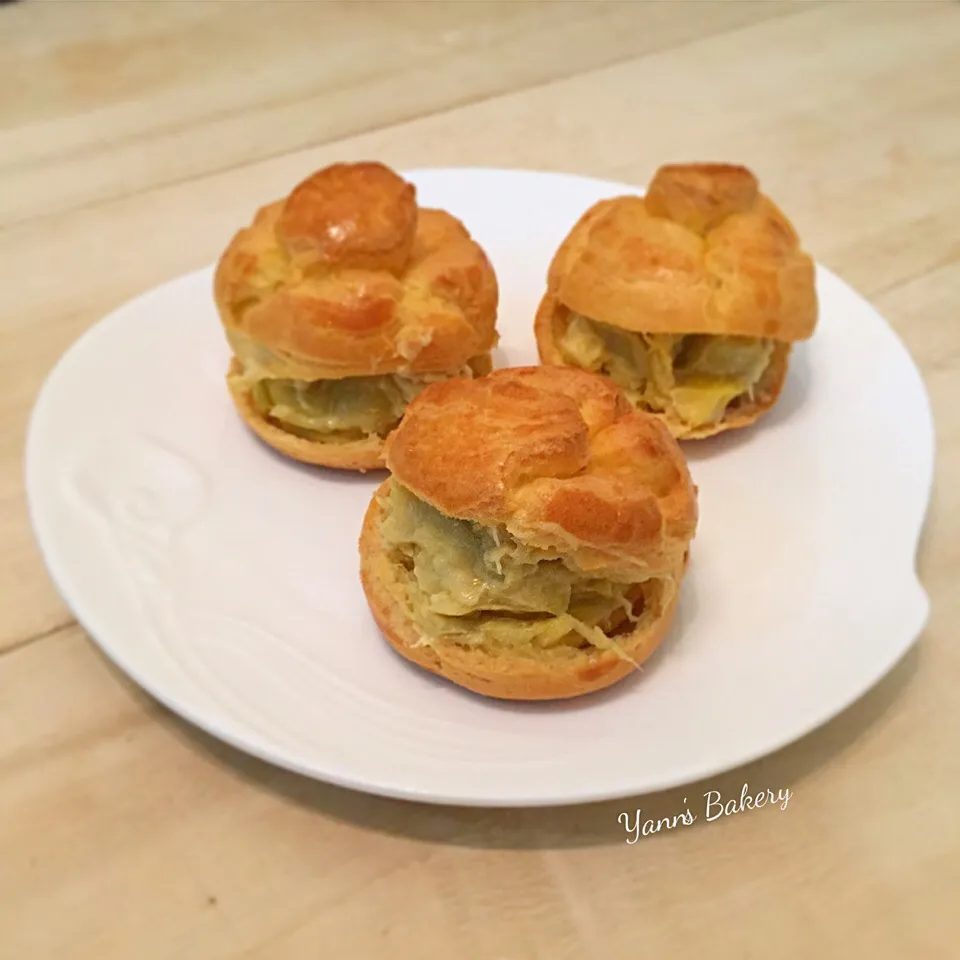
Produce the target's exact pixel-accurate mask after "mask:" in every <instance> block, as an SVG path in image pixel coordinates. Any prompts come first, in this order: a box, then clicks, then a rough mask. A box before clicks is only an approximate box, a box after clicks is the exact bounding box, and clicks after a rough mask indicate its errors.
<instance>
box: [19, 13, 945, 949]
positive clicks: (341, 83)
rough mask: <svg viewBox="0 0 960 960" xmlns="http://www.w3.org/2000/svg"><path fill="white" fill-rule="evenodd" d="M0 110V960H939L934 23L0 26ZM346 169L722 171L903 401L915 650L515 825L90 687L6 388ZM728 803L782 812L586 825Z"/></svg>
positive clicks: (275, 21)
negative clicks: (670, 167)
mask: <svg viewBox="0 0 960 960" xmlns="http://www.w3.org/2000/svg"><path fill="white" fill-rule="evenodd" d="M0 81H2V87H0V89H2V94H0V291H2V294H0V303H2V312H0V324H2V327H0V337H2V339H0V545H2V548H3V549H2V553H0V651H2V653H0V957H2V958H3V960H7V958H9V960H28V958H62V957H66V958H70V960H85V958H96V960H112V958H117V960H120V958H122V960H132V958H136V960H159V958H171V960H174V958H175V960H191V958H203V960H219V958H239V957H244V958H264V960H266V958H269V960H285V958H293V957H296V958H300V957H304V958H306V957H310V958H316V957H331V958H332V957H337V958H340V957H352V956H356V957H363V958H368V957H369V958H373V957H379V956H391V957H396V958H411V960H413V958H417V960H431V958H437V960H451V958H461V960H474V958H477V960H480V958H482V960H526V958H540V957H542V958H550V960H563V958H570V960H574V958H577V960H579V958H586V957H598V958H604V960H619V958H623V960H638V958H647V957H650V958H658V960H659V958H686V957H711V958H723V960H726V958H730V960H732V958H748V957H749V958H763V960H767V958H774V957H776V958H796V960H809V958H810V957H838V958H839V957H844V958H860V957H868V956H869V957H873V958H890V960H905V958H918V960H919V958H923V960H937V958H944V960H947V958H951V960H952V958H956V957H957V956H960V911H958V905H960V826H958V824H960V815H958V813H957V810H958V795H960V748H958V733H960V692H958V690H960V644H958V638H960V593H958V591H957V585H958V584H957V581H958V574H960V498H958V494H957V490H958V488H960V313H958V302H960V6H958V5H957V4H956V3H949V4H948V3H916V2H915V3H898V2H880V3H837V2H832V3H831V2H827V3H787V4H780V3H772V2H759V3H736V2H721V3H692V2H690V3H672V4H670V3H664V4H652V3H641V2H626V3H607V2H584V3H562V2H558V3H520V2H516V3H506V2H505V3H467V2H460V3H440V2H428V3H421V4H407V3H396V2H384V3H373V4H367V3H359V2H350V3H319V2H317V3H298V4H277V3H274V4H271V3H267V2H260V3H244V2H231V3H213V2H192V3H191V2H186V3H160V2H136V3H133V2H131V3H119V2H102V3H92V2H75V3H70V4H67V3H44V2H38V0H27V2H25V3H22V4H17V5H13V6H3V7H0ZM357 157H377V158H381V159H383V160H385V161H386V162H388V163H391V164H393V165H395V166H398V167H400V168H403V167H411V166H416V165H449V164H471V165H500V166H525V167H538V168H542V169H553V170H571V171H576V172H581V173H585V174H592V175H598V176H604V177H610V178H617V179H627V180H630V181H633V182H637V183H641V184H642V183H644V182H645V181H646V179H647V178H648V177H649V175H650V174H651V172H652V171H653V169H654V168H655V167H656V166H657V165H658V164H660V163H661V162H664V161H672V160H686V159H723V160H731V161H739V162H743V163H746V164H747V165H749V166H750V167H752V168H753V169H754V170H756V171H757V173H758V174H759V175H760V177H761V180H762V182H763V184H764V186H765V188H767V190H768V191H769V192H770V193H771V194H772V195H773V196H774V197H775V198H776V199H777V200H778V201H779V202H781V204H782V205H783V206H784V207H785V208H786V209H787V210H788V211H789V213H790V214H791V216H792V217H793V219H794V220H795V222H796V224H797V226H798V228H799V230H800V232H801V234H802V236H803V238H804V241H805V243H806V245H807V246H808V247H809V248H810V249H811V250H813V251H814V253H815V255H816V256H817V257H818V259H819V260H820V261H821V262H823V263H824V264H826V265H827V266H828V267H830V268H831V269H833V270H835V271H837V272H838V273H839V274H841V275H842V276H843V277H844V278H845V279H847V280H848V281H849V282H851V283H852V284H853V285H855V286H856V287H858V288H859V289H860V290H861V291H862V292H863V293H864V294H865V295H866V296H867V297H868V298H870V300H871V301H872V302H873V303H874V304H875V305H876V306H877V307H878V308H879V309H880V310H881V311H882V312H883V313H884V314H885V315H886V316H887V317H888V318H889V319H890V320H891V322H892V323H893V324H894V325H895V327H896V329H897V330H898V332H899V334H900V335H901V336H902V337H903V339H904V340H905V342H906V344H907V346H908V347H909V349H910V350H911V351H912V353H913V355H914V357H915V358H916V359H917V361H918V363H919V365H920V366H921V368H922V370H923V373H924V376H925V378H926V383H927V387H928V390H929V392H930V395H931V397H932V401H933V405H934V408H935V414H936V418H937V424H938V444H939V448H938V460H937V482H936V492H935V496H934V502H933V504H932V507H931V513H930V519H929V522H928V526H927V531H926V534H925V537H924V540H923V544H922V550H921V556H920V560H919V563H920V573H921V576H922V579H923V582H924V584H925V585H926V587H927V589H928V590H929V593H930V595H931V599H932V604H933V613H932V617H931V620H930V625H929V629H928V630H927V631H926V633H925V635H924V636H923V638H922V640H921V642H920V644H919V646H918V648H917V649H916V650H915V651H914V652H913V653H911V654H910V655H909V656H908V657H907V658H906V660H905V661H904V662H903V663H901V664H900V665H899V666H898V667H897V668H896V670H895V671H894V672H893V673H892V674H891V675H890V676H889V677H888V678H887V679H886V680H884V681H883V682H882V683H881V684H880V685H879V686H878V687H877V688H876V689H875V690H873V691H872V692H871V693H870V694H869V695H867V696H866V697H864V699H863V700H861V701H860V702H858V703H857V704H856V705H854V706H853V707H851V708H850V709H849V710H848V711H847V712H846V713H845V714H844V715H843V716H842V717H840V718H839V719H838V720H836V721H835V722H833V723H831V724H830V725H828V726H827V727H825V728H823V729H821V730H820V731H818V732H816V733H814V734H812V735H811V736H809V737H807V738H806V739H804V740H803V741H801V742H800V743H797V744H795V745H794V746H792V747H790V748H789V749H787V750H784V751H783V752H781V753H779V754H777V755H775V756H772V757H769V758H767V759H765V760H763V761H761V762H759V763H755V764H753V765H752V766H750V767H749V768H747V769H742V770H737V771H733V772H731V773H730V774H729V775H727V776H724V777H718V778H715V779H714V780H712V781H710V782H709V783H705V784H699V785H693V786H689V787H686V788H684V789H683V790H681V791H669V792H666V793H663V794H657V795H654V796H646V797H642V798H634V799H631V800H629V801H623V802H617V803H606V804H598V805H591V806H587V807H581V808H576V809H563V810H550V811H546V812H534V811H527V812H510V811H500V812H477V811H472V810H458V809H432V808H420V807H417V806H411V805H407V804H404V803H400V802H391V801H387V800H381V799H376V798H370V797H365V796H359V795H354V794H351V793H348V792H346V791H343V790H339V789H334V788H331V787H327V786H324V785H321V784H317V783H313V782H308V781H305V780H300V779H297V778H296V777H293V776H290V775H287V774H285V773H281V772H278V771H277V770H274V769H272V768H269V767H267V766H265V765H262V764H260V763H257V762H254V761H252V760H250V759H248V758H246V757H245V756H242V755H240V754H237V753H235V752H232V751H231V750H230V749H227V748H225V747H223V746H221V745H219V744H218V743H215V742H213V741H211V740H209V739H207V738H206V737H204V736H202V735H199V734H198V733H197V732H195V731H194V730H192V729H190V728H188V727H187V726H186V725H185V724H184V723H182V722H180V721H179V720H177V719H176V718H174V717H172V716H170V715H169V714H168V713H166V712H165V711H164V710H163V709H160V708H159V707H158V706H157V705H156V704H155V703H153V702H152V701H150V700H149V699H148V698H146V697H145V696H143V695H142V694H141V693H139V692H138V691H137V689H135V688H134V687H133V686H132V685H131V684H129V683H128V682H126V681H125V680H124V679H123V678H122V677H121V676H119V675H118V674H117V673H116V672H114V671H113V670H112V669H111V668H110V667H109V666H108V665H107V664H106V662H105V661H104V659H103V658H102V657H101V656H100V655H98V653H97V652H96V651H95V648H94V647H93V645H92V644H91V643H90V641H89V640H88V638H87V637H86V636H84V634H83V632H82V631H81V630H80V629H79V628H78V627H77V626H76V624H75V623H74V622H73V619H72V617H71V615H70V613H69V611H68V610H67V608H66V607H65V606H64V604H63V603H62V602H61V600H60V599H58V597H57V594H56V593H55V591H54V589H53V588H52V586H51V583H50V581H49V579H48V578H47V575H46V573H45V571H44V568H43V566H42V563H41V560H40V558H39V555H38V553H37V550H36V548H35V546H34V543H33V539H32V536H31V532H30V529H29V525H28V520H27V516H26V511H25V504H24V492H23V484H22V480H21V469H22V456H21V455H22V447H23V437H24V429H25V425H26V420H27V416H28V412H29V409H30V406H31V404H32V402H33V399H34V397H35V395H36V393H37V390H38V387H39V385H40V383H41V380H42V378H43V376H44V375H45V374H46V372H47V371H48V370H49V368H50V367H51V365H52V364H53V363H54V361H55V360H56V359H57V357H58V356H59V355H60V354H61V352H62V351H63V350H64V349H65V348H66V347H67V346H68V345H69V344H70V343H71V342H72V341H73V340H74V339H75V338H76V337H77V335H78V334H80V333H81V331H83V330H84V329H85V328H86V327H88V326H89V325H90V324H92V323H94V322H95V321H96V320H97V319H98V318H99V317H100V316H102V315H103V313H104V312H106V311H107V310H109V309H110V308H112V307H114V306H116V305H118V304H119V303H120V302H121V301H123V300H124V299H126V298H127V297H129V296H131V295H133V294H136V293H138V292H139V291H141V290H143V289H144V288H146V287H148V286H150V285H153V284H155V283H158V282H160V281H163V280H165V279H167V278H170V277H173V276H175V275H176V274H179V273H181V272H183V271H186V270H189V269H193V268H196V267H199V266H202V265H204V264H207V263H209V262H211V261H212V260H213V259H214V258H215V257H216V256H217V254H218V253H219V251H220V249H221V247H222V245H223V243H224V242H225V240H226V238H227V237H228V236H229V234H230V233H231V231H232V230H233V229H234V228H235V227H236V226H237V225H238V224H239V223H241V222H242V221H245V219H246V218H247V216H248V214H249V213H250V211H251V210H252V209H253V207H254V205H256V204H258V203H259V202H261V201H262V200H263V199H264V198H272V197H274V196H279V195H282V194H283V193H285V192H286V191H287V190H288V189H289V188H290V186H291V185H292V184H293V183H294V182H296V180H297V179H298V178H300V177H302V176H303V175H305V174H306V173H308V172H309V171H310V170H312V169H314V168H315V167H317V166H320V165H322V164H324V163H326V162H329V161H332V160H334V159H351V158H357ZM770 642H771V643H776V642H777V638H776V637H771V638H770ZM829 669H830V667H829V664H824V670H829ZM743 783H749V784H750V786H751V788H757V789H767V788H770V789H773V790H774V791H777V790H779V789H787V788H788V789H790V790H791V792H792V796H791V800H790V803H789V806H788V808H787V809H786V810H785V811H783V810H781V809H779V808H778V807H776V806H768V807H766V808H764V809H762V810H755V811H748V812H745V813H743V814H740V815H737V816H730V817H723V818H720V819H719V820H716V821H715V822H711V823H705V822H703V820H702V818H701V821H700V822H699V823H697V824H695V825H694V826H693V827H691V828H689V829H684V830H680V831H672V832H670V833H668V834H661V835H658V836H654V837H648V838H645V839H642V840H641V842H639V843H636V844H627V843H626V842H625V841H626V839H627V834H626V832H625V830H624V827H623V826H622V825H621V824H620V823H618V814H619V813H620V812H622V811H626V810H629V811H631V812H633V811H635V810H636V808H638V807H640V808H642V809H643V811H644V816H645V817H646V816H653V817H657V816H663V815H672V814H674V813H677V812H678V811H680V810H682V809H683V804H682V803H681V801H682V798H683V797H684V796H691V797H700V796H701V795H702V794H703V793H704V792H705V791H707V790H709V789H717V790H720V791H722V793H723V794H724V795H728V794H729V795H739V793H740V789H741V785H742V784H743ZM701 802H702V801H701Z"/></svg>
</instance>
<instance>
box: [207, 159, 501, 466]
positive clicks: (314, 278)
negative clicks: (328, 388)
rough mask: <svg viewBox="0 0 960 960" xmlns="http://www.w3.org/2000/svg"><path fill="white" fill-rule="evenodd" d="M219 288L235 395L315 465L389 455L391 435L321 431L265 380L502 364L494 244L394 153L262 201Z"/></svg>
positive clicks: (270, 436) (478, 370)
mask: <svg viewBox="0 0 960 960" xmlns="http://www.w3.org/2000/svg"><path fill="white" fill-rule="evenodd" d="M213 289H214V299H215V302H216V307H217V311H218V314H219V316H220V319H221V321H222V323H223V327H224V331H225V333H226V336H227V340H228V342H229V344H230V347H231V349H232V352H233V358H232V361H231V365H230V369H229V371H228V374H227V380H228V388H229V391H230V394H231V397H232V398H233V401H234V403H235V405H236V407H237V409H238V411H239V413H240V415H241V416H242V417H243V419H244V420H245V421H246V423H247V424H248V425H249V426H250V428H251V429H252V430H253V431H254V432H255V433H256V434H257V435H258V436H259V437H260V438H261V439H262V440H263V441H264V442H266V443H267V444H269V445H270V446H271V447H273V448H274V449H276V450H277V451H279V452H280V453H283V454H284V455H286V456H289V457H291V458H293V459H296V460H299V461H301V462H304V463H309V464H315V465H320V466H326V467H332V468H337V469H346V470H369V469H376V468H380V467H382V466H383V461H382V447H383V437H382V436H380V435H375V434H370V435H368V436H366V437H364V438H363V439H356V440H349V441H342V442H341V441H338V440H337V439H336V436H335V435H332V436H330V437H329V438H324V439H323V440H322V441H321V440H313V439H307V438H305V437H304V436H301V435H298V434H297V433H296V432H295V431H293V430H288V429H286V428H285V426H284V425H283V424H282V423H280V422H275V421H273V420H271V419H269V418H268V417H266V416H264V414H263V413H261V412H260V410H258V409H257V408H256V406H255V405H254V403H253V401H252V393H251V385H252V383H253V382H254V381H255V380H257V379H267V378H269V379H277V380H293V381H304V382H312V381H319V380H339V379H345V378H348V377H372V376H380V375H390V374H397V375H400V376H403V377H411V378H414V379H416V378H418V377H433V376H437V375H439V376H444V375H448V376H455V375H462V374H458V371H463V370H464V368H465V367H469V368H470V369H471V370H472V371H473V374H474V375H482V374H483V373H486V372H489V370H490V369H491V368H492V359H491V351H492V349H493V347H494V346H495V345H496V344H497V342H498V335H497V330H496V319H497V309H498V302H499V289H498V284H497V279H496V275H495V274H494V271H493V267H492V265H491V264H490V261H489V259H488V258H487V256H486V254H485V252H484V251H483V249H482V248H481V247H480V246H479V245H478V244H477V243H476V242H475V241H474V240H473V238H472V237H471V236H470V234H469V232H468V231H467V229H466V227H465V226H464V225H463V224H462V223H461V222H460V221H459V220H457V219H456V218H455V217H454V216H452V215H451V214H449V213H447V212H445V211H443V210H432V209H422V208H419V207H418V206H417V198H416V191H415V188H414V186H413V185H412V184H410V183H408V182H407V181H405V180H404V179H403V178H402V177H400V176H399V175H398V174H396V173H395V172H394V171H393V170H391V169H390V168H389V167H386V166H384V165H383V164H380V163H340V164H334V165H332V166H329V167H326V168H324V169H322V170H319V171H317V172H316V173H314V174H313V175H312V176H310V177H308V178H307V179H306V180H304V181H303V182H302V183H300V184H299V185H298V186H296V187H295V188H294V189H293V190H292V191H291V193H290V194H289V195H288V196H287V197H285V198H284V199H282V200H278V201H276V202H274V203H271V204H268V205H267V206H264V207H262V208H261V209H260V210H258V211H257V213H256V215H255V217H254V219H253V222H252V224H250V225H249V226H247V227H245V228H243V229H242V230H240V231H239V232H238V233H237V234H236V235H235V236H234V237H233V239H232V240H231V241H230V244H229V245H228V246H227V248H226V250H225V251H224V253H223V255H222V256H221V258H220V260H219V262H218V263H217V266H216V270H215V274H214V284H213Z"/></svg>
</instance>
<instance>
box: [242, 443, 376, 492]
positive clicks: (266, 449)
mask: <svg viewBox="0 0 960 960" xmlns="http://www.w3.org/2000/svg"><path fill="white" fill-rule="evenodd" d="M246 433H247V437H248V439H249V441H250V442H251V443H254V444H256V445H257V446H258V447H259V449H260V450H261V451H262V453H261V454H260V456H265V457H270V458H271V459H273V461H274V462H275V463H276V464H277V468H278V469H284V470H289V471H292V472H294V473H300V474H303V475H305V476H310V477H314V478H317V479H320V480H322V481H323V482H324V483H336V484H341V485H351V484H362V485H364V486H371V485H372V484H376V485H379V484H381V483H382V482H383V481H384V480H386V478H387V477H388V476H389V473H388V471H387V470H385V469H384V470H368V471H367V472H366V473H360V472H359V471H357V470H335V469H333V468H331V467H322V466H316V465H314V464H309V463H302V462H301V461H299V460H294V459H293V458H292V457H288V456H285V455H284V454H282V453H280V452H279V451H278V450H275V449H274V448H273V447H271V446H270V444H269V443H267V442H266V441H265V440H263V439H261V438H260V437H259V436H257V435H256V434H255V433H254V432H253V431H252V430H249V429H247V430H246Z"/></svg>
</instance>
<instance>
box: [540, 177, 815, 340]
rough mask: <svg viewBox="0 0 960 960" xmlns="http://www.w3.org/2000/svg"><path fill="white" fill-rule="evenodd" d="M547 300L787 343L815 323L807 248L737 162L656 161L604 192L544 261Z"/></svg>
mask: <svg viewBox="0 0 960 960" xmlns="http://www.w3.org/2000/svg"><path fill="white" fill-rule="evenodd" d="M547 286H548V290H547V296H548V297H549V298H550V299H551V300H552V301H553V302H554V303H556V304H560V305H563V306H565V307H566V308H567V309H569V310H572V311H574V312H575V313H579V314H582V315H583V316H586V317H590V318H591V319H592V320H597V321H599V322H601V323H606V324H609V325H610V326H614V327H620V328H622V329H624V330H632V331H635V332H637V333H667V334H714V335H724V336H744V337H757V338H765V339H773V340H780V341H782V342H784V343H793V342H796V341H798V340H805V339H808V338H809V337H810V336H812V335H813V332H814V329H815V327H816V323H817V315H818V304H817V294H816V284H815V265H814V262H813V260H812V259H811V258H810V256H809V255H807V254H806V253H805V252H804V251H803V250H802V249H801V248H800V241H799V238H798V236H797V233H796V231H795V229H794V227H793V225H792V224H791V222H790V221H789V220H788V219H787V217H786V216H785V215H784V214H783V212H782V211H781V210H780V209H779V208H778V207H777V206H776V205H775V204H774V203H773V202H772V201H771V200H770V199H769V198H768V197H766V196H764V195H763V194H762V193H761V192H760V187H759V183H758V181H757V179H756V177H755V176H754V175H753V174H752V173H751V172H750V171H749V170H747V169H746V168H744V167H740V166H731V165H727V164H690V165H672V166H664V167H661V168H660V169H659V170H658V171H657V173H656V175H655V176H654V178H653V180H652V181H651V183H650V186H649V188H648V189H647V192H646V194H645V195H644V196H642V197H636V196H622V197H614V198H612V199H608V200H602V201H600V202H599V203H597V204H595V205H594V206H593V207H591V208H590V209H589V210H588V211H586V213H584V214H583V216H582V217H581V218H580V220H579V221H578V222H577V223H576V224H575V225H574V227H573V229H572V230H571V231H570V233H569V234H568V236H567V237H566V238H565V239H564V241H563V243H562V244H561V245H560V247H559V249H558V250H557V253H556V254H555V256H554V258H553V261H552V262H551V264H550V268H549V271H548V279H547Z"/></svg>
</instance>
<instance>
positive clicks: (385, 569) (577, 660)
mask: <svg viewBox="0 0 960 960" xmlns="http://www.w3.org/2000/svg"><path fill="white" fill-rule="evenodd" d="M389 483H390V481H389V480H388V481H385V482H384V483H383V484H382V485H381V487H380V488H379V489H378V490H377V493H376V494H375V496H374V498H373V500H372V501H371V502H370V507H369V508H368V510H367V513H366V516H365V517H364V521H363V528H362V532H361V535H360V558H361V559H360V578H361V582H362V584H363V589H364V592H365V594H366V596H367V601H368V604H369V606H370V611H371V614H372V615H373V619H374V621H375V622H376V624H377V627H378V628H379V630H380V632H381V633H382V634H383V636H384V638H385V639H386V640H387V642H388V643H389V644H390V646H391V647H392V648H393V649H394V650H395V651H396V652H397V653H398V654H399V655H400V656H402V657H403V658H404V659H405V660H408V661H409V662H410V663H413V664H415V665H416V666H418V667H420V668H422V669H424V670H426V671H428V672H430V673H433V674H436V675H438V676H441V677H444V678H445V679H447V680H449V681H450V682H451V683H454V684H456V685H457V686H459V687H463V688H464V689H466V690H470V691H471V692H473V693H477V694H480V695H481V696H485V697H491V698H493V699H498V700H564V699H571V698H574V697H580V696H584V695H585V694H588V693H595V692H597V691H598V690H602V689H604V688H606V687H610V686H613V685H614V684H615V683H617V682H618V681H620V680H623V679H624V678H625V677H627V676H629V675H630V674H631V673H633V672H634V671H635V670H637V669H638V668H640V667H641V666H642V665H643V663H644V661H646V660H648V659H649V658H650V657H651V656H652V655H653V654H654V653H655V652H656V650H657V648H658V647H659V646H660V645H661V644H662V643H663V641H664V639H666V637H667V635H668V634H669V632H670V628H671V626H672V625H673V622H674V619H675V616H676V610H677V603H678V597H679V591H678V590H672V591H671V592H670V593H669V594H667V595H666V596H665V597H663V600H662V604H661V606H660V609H659V611H658V615H657V616H656V617H655V618H653V619H652V620H651V621H650V622H648V623H646V624H644V625H643V626H641V627H638V628H637V629H636V630H634V631H633V632H632V633H630V634H627V635H623V636H618V637H617V642H618V643H619V645H620V647H621V649H622V650H623V651H624V652H625V653H626V654H627V656H629V658H630V659H629V660H626V659H624V658H623V657H621V656H618V655H617V654H616V653H615V652H613V651H610V650H595V649H594V650H590V651H579V650H578V651H576V652H575V653H573V654H572V655H571V656H569V657H549V656H544V657H537V656H535V655H529V654H527V655H518V656H503V655H502V654H494V653H490V652H488V651H486V650H484V649H482V648H474V649H468V648H466V647H463V646H461V645H459V644H457V643H453V642H440V643H435V644H424V643H422V642H421V637H420V633H419V631H418V630H417V628H416V626H415V624H414V623H413V621H412V620H411V618H410V615H409V613H408V612H407V611H406V610H405V609H404V607H403V605H402V604H401V602H400V601H399V600H398V599H397V597H396V595H395V594H394V593H393V592H391V590H390V586H389V581H390V578H391V577H392V576H393V575H394V571H393V568H392V565H391V563H390V560H389V556H388V552H387V550H386V547H385V545H384V543H383V539H382V537H381V535H380V524H381V520H382V515H383V514H382V510H383V508H382V505H381V498H382V496H383V495H384V494H385V493H386V491H387V489H388V487H389ZM685 564H686V561H685V560H684V564H683V566H682V567H681V569H679V570H677V571H676V572H675V574H674V575H673V576H674V577H675V578H676V582H677V584H679V581H680V580H681V579H682V576H683V573H684V567H685Z"/></svg>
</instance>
